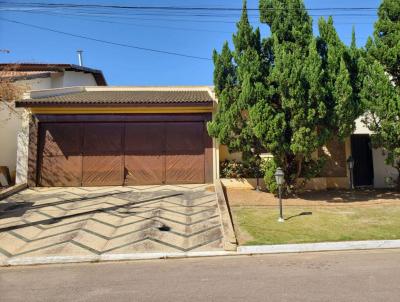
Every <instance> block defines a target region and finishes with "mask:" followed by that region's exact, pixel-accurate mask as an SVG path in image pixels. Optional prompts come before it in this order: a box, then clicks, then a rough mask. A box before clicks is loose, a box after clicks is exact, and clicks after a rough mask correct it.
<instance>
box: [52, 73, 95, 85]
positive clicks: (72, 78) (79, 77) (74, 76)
mask: <svg viewBox="0 0 400 302" xmlns="http://www.w3.org/2000/svg"><path fill="white" fill-rule="evenodd" d="M72 86H97V83H96V81H95V79H94V77H93V75H92V74H91V73H84V72H76V71H65V72H64V76H63V83H62V86H59V87H72ZM53 88H55V87H53Z"/></svg>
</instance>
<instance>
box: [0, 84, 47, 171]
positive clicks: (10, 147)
mask: <svg viewBox="0 0 400 302" xmlns="http://www.w3.org/2000/svg"><path fill="white" fill-rule="evenodd" d="M18 85H21V86H22V88H23V89H24V90H41V89H49V88H51V79H50V78H39V79H33V80H26V81H19V82H18ZM9 106H11V108H10V107H9ZM22 113H23V109H20V108H15V106H14V104H8V105H6V104H4V103H3V102H0V166H7V167H8V169H9V170H10V174H11V176H12V177H14V175H15V170H16V161H17V136H18V132H19V131H21V124H22Z"/></svg>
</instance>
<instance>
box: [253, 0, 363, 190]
mask: <svg viewBox="0 0 400 302" xmlns="http://www.w3.org/2000/svg"><path fill="white" fill-rule="evenodd" d="M260 15H261V21H262V22H264V23H266V24H267V25H268V26H269V27H270V29H271V36H272V37H271V38H268V39H269V40H272V42H270V43H269V44H271V45H272V52H273V60H272V65H271V66H272V67H271V72H270V75H269V76H268V77H267V81H266V82H265V87H266V90H267V91H268V93H267V94H266V97H265V98H264V99H262V100H260V101H259V102H258V103H257V104H256V105H255V106H253V108H252V110H251V113H250V116H251V120H252V122H253V125H254V129H255V133H256V135H257V136H258V137H259V138H260V140H261V142H262V144H263V146H264V147H266V148H267V149H268V150H269V151H270V152H271V153H272V154H273V155H274V161H275V162H276V164H275V165H271V166H272V167H274V166H276V165H279V166H281V167H282V169H283V170H284V172H285V178H286V179H285V180H286V184H287V190H289V191H291V190H295V189H296V186H297V183H298V182H297V179H298V178H299V177H304V178H310V177H313V176H316V175H317V173H318V172H319V170H320V169H321V167H322V165H323V160H322V159H320V160H315V159H313V153H314V152H315V151H317V150H318V149H319V148H321V147H322V146H323V145H325V144H326V143H327V142H328V141H329V139H331V138H332V137H333V136H337V135H339V136H346V135H348V134H349V133H350V132H351V131H352V129H353V128H354V120H355V114H356V113H355V112H357V108H356V107H357V105H356V104H354V102H353V101H354V100H353V98H352V96H353V88H352V86H351V77H350V74H349V71H348V66H347V64H346V60H345V53H346V47H345V45H344V44H343V43H342V42H341V41H340V39H339V37H338V36H337V34H336V31H335V29H334V27H333V21H332V19H329V20H328V22H325V21H321V23H320V28H321V37H320V38H319V39H318V40H317V39H316V38H315V37H314V36H313V32H312V20H311V18H310V17H309V15H308V14H307V11H306V9H305V6H304V4H303V1H301V0H261V1H260ZM266 44H268V43H266ZM269 174H271V173H269Z"/></svg>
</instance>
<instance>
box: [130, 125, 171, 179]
mask: <svg viewBox="0 0 400 302" xmlns="http://www.w3.org/2000/svg"><path fill="white" fill-rule="evenodd" d="M164 127H165V126H164V123H132V124H129V123H127V124H126V125H125V184H126V185H147V184H162V183H163V182H164V173H165V172H164V170H165V164H164V160H165V158H164V153H165V128H164Z"/></svg>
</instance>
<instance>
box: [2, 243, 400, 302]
mask: <svg viewBox="0 0 400 302" xmlns="http://www.w3.org/2000/svg"><path fill="white" fill-rule="evenodd" d="M0 301H2V302H6V301H7V302H8V301H24V302H27V301H29V302H30V301H41V302H44V301H52V302H53V301H98V302H102V301H163V302H168V301H190V302H195V301H224V302H225V301H227V302H229V301H290V302H298V301H307V302H309V301H318V302H321V301H346V302H347V301H362V302H366V301H374V302H375V301H396V302H398V301H400V250H385V251H363V252H335V253H307V254H286V255H267V256H253V257H247V256H244V257H226V258H202V259H180V260H157V261H138V262H118V263H97V264H71V265H51V266H32V267H9V268H1V269H0Z"/></svg>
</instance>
